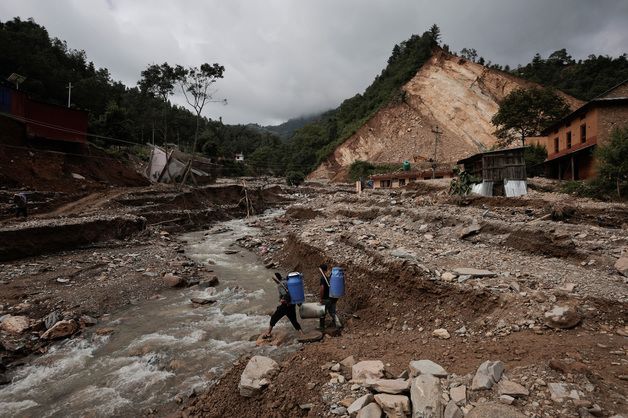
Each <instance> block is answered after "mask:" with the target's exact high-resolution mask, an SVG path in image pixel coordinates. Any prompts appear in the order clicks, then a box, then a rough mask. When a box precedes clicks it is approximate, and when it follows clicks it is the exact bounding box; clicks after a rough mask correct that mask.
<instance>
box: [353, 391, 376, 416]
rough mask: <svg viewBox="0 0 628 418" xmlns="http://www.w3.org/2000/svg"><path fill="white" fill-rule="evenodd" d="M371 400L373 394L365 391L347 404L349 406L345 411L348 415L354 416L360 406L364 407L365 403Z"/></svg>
mask: <svg viewBox="0 0 628 418" xmlns="http://www.w3.org/2000/svg"><path fill="white" fill-rule="evenodd" d="M371 402H373V395H371V394H370V393H367V394H366V395H364V396H361V397H359V398H358V399H356V400H355V401H353V403H352V404H351V405H349V407H348V408H347V413H348V414H349V415H350V416H352V417H354V416H356V415H357V413H358V412H359V411H360V410H361V409H362V408H364V407H365V406H366V405H368V404H370V403H371Z"/></svg>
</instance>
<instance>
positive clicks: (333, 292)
mask: <svg viewBox="0 0 628 418" xmlns="http://www.w3.org/2000/svg"><path fill="white" fill-rule="evenodd" d="M344 295H345V272H344V270H343V269H342V267H334V268H332V269H331V277H330V279H329V297H330V298H336V299H337V298H341V297H343V296H344Z"/></svg>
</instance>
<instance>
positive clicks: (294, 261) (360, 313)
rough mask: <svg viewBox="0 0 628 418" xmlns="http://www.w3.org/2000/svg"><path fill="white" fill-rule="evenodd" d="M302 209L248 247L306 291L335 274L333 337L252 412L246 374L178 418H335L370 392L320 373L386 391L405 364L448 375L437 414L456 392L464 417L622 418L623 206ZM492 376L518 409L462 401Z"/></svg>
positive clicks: (347, 195) (377, 197)
mask: <svg viewBox="0 0 628 418" xmlns="http://www.w3.org/2000/svg"><path fill="white" fill-rule="evenodd" d="M441 190H442V189H441ZM303 193H304V194H305V195H304V196H303V195H302V196H301V198H300V199H299V203H298V204H294V205H291V206H290V207H288V208H287V212H286V215H285V216H284V217H282V218H279V219H277V220H274V221H272V222H266V223H264V224H263V225H261V226H262V228H263V229H264V230H265V233H264V236H263V237H262V238H261V241H260V240H259V239H258V240H257V241H250V242H248V243H247V242H243V243H242V244H243V245H244V246H248V247H252V248H257V249H258V252H259V253H260V254H261V255H266V254H267V252H268V250H269V249H273V250H274V251H275V253H274V256H273V257H271V258H272V260H268V261H269V262H277V263H280V264H281V265H282V266H284V267H285V268H286V269H297V270H300V271H303V272H305V276H306V282H307V286H308V289H309V290H310V291H315V289H316V287H317V283H318V275H317V273H316V270H315V269H316V266H317V265H318V264H320V263H321V262H327V263H328V264H331V265H341V266H343V267H344V268H345V269H346V271H347V277H348V280H347V296H346V297H345V298H344V299H342V300H341V301H340V302H339V308H340V310H341V311H342V313H343V319H344V321H345V328H344V329H343V330H342V335H341V336H336V337H331V336H327V337H326V338H325V339H324V340H323V341H322V342H321V343H318V344H310V345H306V346H304V347H303V349H302V350H301V351H299V352H298V353H295V354H294V355H291V356H289V357H288V358H286V359H281V361H280V364H279V366H280V367H279V371H278V374H277V376H276V377H274V378H273V380H272V382H271V383H270V385H269V386H268V388H267V390H266V391H265V392H263V393H262V394H261V395H258V396H256V397H254V398H250V399H247V398H243V397H241V396H240V395H239V392H238V383H239V378H240V374H241V373H242V370H243V369H244V366H245V365H246V359H243V360H242V361H241V362H240V363H239V364H238V366H236V367H235V368H234V369H233V370H232V371H231V372H230V373H229V374H228V375H227V376H225V377H224V378H223V379H222V380H221V381H220V382H219V383H218V384H217V385H216V386H215V387H214V388H212V389H211V390H210V391H208V392H207V393H205V394H203V395H202V396H200V397H199V398H197V399H195V400H192V401H191V402H190V405H189V406H187V407H186V408H184V410H183V411H182V412H181V414H180V415H181V416H208V417H214V416H216V417H217V416H268V417H284V416H285V417H288V416H291V417H292V416H343V415H345V414H347V412H346V408H347V407H348V406H349V405H350V404H351V402H350V401H351V400H355V399H356V398H358V397H359V396H360V395H362V394H363V391H364V390H365V388H364V386H363V385H355V382H352V381H351V379H352V377H353V376H352V370H351V368H346V367H340V368H337V367H334V368H333V369H331V370H330V368H331V367H333V365H334V364H336V363H338V362H341V361H343V360H346V359H347V358H350V357H353V360H355V361H362V360H381V361H382V362H383V364H384V365H385V371H384V376H386V377H389V378H392V377H397V376H404V375H403V373H402V372H403V371H404V370H407V369H408V364H409V362H410V361H413V360H432V361H434V362H437V363H438V364H440V365H441V366H443V367H444V368H445V369H446V370H447V372H448V373H447V378H446V379H441V383H440V385H441V386H440V388H441V389H440V390H441V391H442V398H443V399H442V400H441V402H444V404H443V408H444V405H446V404H447V403H448V399H450V395H451V394H450V389H453V388H455V387H458V386H460V385H463V386H465V387H466V388H467V391H466V395H465V398H464V400H462V401H459V402H458V404H457V405H456V407H457V408H460V409H461V411H466V412H467V413H469V412H470V411H471V410H472V409H473V408H476V407H479V406H481V405H489V404H495V403H501V404H503V402H509V403H510V404H512V405H511V406H512V407H513V408H514V409H515V411H519V412H520V413H523V414H524V415H525V416H536V417H542V416H551V417H554V416H565V417H571V416H574V417H581V416H588V415H587V414H591V415H593V416H613V415H614V414H625V413H626V411H627V406H626V405H627V404H626V395H627V393H626V385H625V381H626V380H625V379H626V378H627V377H626V376H628V363H627V362H626V336H627V335H628V333H627V332H628V330H627V329H626V323H625V320H626V312H627V310H626V307H627V301H628V285H627V281H626V280H627V279H626V277H625V276H622V274H621V273H620V271H619V270H618V269H617V267H616V265H619V264H621V263H620V261H619V260H620V259H621V258H622V257H625V256H626V254H627V250H628V249H627V244H628V232H627V224H626V217H625V211H626V207H625V206H623V205H612V204H605V203H599V202H593V201H588V200H582V199H573V198H572V197H570V196H567V195H561V194H558V193H552V192H535V191H534V190H532V191H531V193H530V194H529V195H528V196H527V197H525V198H517V199H507V198H493V199H486V198H480V199H475V198H468V199H463V200H460V199H451V198H449V197H448V196H447V195H446V193H442V192H439V190H438V188H436V191H431V192H420V191H412V190H407V191H403V192H401V191H382V192H372V193H365V194H362V195H359V196H358V195H356V194H355V193H353V192H350V191H347V190H342V189H330V187H327V186H324V187H319V188H317V187H316V186H313V187H310V188H309V189H305V190H304V191H303ZM322 199H324V200H325V204H324V205H323V204H321V203H320V202H321V201H322ZM557 308H558V309H557ZM559 312H560V314H559ZM561 315H562V317H561ZM487 360H490V361H502V362H503V363H504V365H505V370H506V371H505V376H507V379H508V380H509V381H512V382H513V383H517V384H521V385H522V386H523V387H524V388H525V391H526V392H527V395H518V396H516V397H511V398H512V399H510V398H502V399H500V396H502V395H503V394H502V393H500V392H499V391H498V390H497V386H496V387H495V388H494V389H492V390H477V391H472V390H470V388H471V387H472V380H473V378H474V376H475V374H476V371H477V369H478V368H479V367H480V365H481V364H482V363H483V362H485V361H487ZM339 373H340V374H342V376H343V379H341V380H342V382H340V381H339V379H338V377H337V376H338V374H339ZM356 386H357V387H356ZM371 391H373V390H372V389H371ZM557 391H563V392H564V393H562V394H560V393H557ZM367 392H368V390H367ZM375 393H377V392H375ZM405 393H406V394H408V393H409V392H405ZM343 408H344V409H343ZM496 416H498V415H496Z"/></svg>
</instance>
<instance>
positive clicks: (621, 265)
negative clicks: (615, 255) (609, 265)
mask: <svg viewBox="0 0 628 418" xmlns="http://www.w3.org/2000/svg"><path fill="white" fill-rule="evenodd" d="M615 269H616V270H617V271H618V272H619V273H620V274H622V275H624V276H626V277H628V255H624V256H623V257H620V258H619V260H617V261H616V262H615Z"/></svg>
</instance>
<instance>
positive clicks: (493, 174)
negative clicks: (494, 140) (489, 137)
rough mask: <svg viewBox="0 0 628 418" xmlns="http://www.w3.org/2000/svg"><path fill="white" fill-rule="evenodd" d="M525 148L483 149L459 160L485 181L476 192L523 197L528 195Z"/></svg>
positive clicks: (474, 174) (488, 194)
mask: <svg viewBox="0 0 628 418" xmlns="http://www.w3.org/2000/svg"><path fill="white" fill-rule="evenodd" d="M524 151H525V147H518V148H506V149H498V150H494V151H486V152H481V153H479V154H475V155H472V156H470V157H467V158H464V159H462V160H460V161H458V164H460V165H463V166H464V170H465V171H466V172H467V173H469V174H470V175H471V176H472V177H473V178H475V179H478V180H482V182H481V183H478V184H476V185H475V186H473V193H476V194H480V195H482V196H507V197H514V196H522V195H525V194H527V185H526V164H525V159H524V157H523V154H524Z"/></svg>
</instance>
